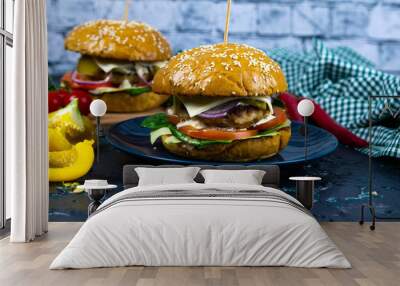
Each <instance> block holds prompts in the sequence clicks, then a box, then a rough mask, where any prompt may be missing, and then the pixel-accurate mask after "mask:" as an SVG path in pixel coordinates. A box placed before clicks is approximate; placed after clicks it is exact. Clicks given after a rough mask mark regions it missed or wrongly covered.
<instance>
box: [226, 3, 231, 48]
mask: <svg viewBox="0 0 400 286" xmlns="http://www.w3.org/2000/svg"><path fill="white" fill-rule="evenodd" d="M231 4H232V0H227V5H226V19H225V32H224V43H228V34H229V21H230V18H231Z"/></svg>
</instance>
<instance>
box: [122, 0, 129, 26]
mask: <svg viewBox="0 0 400 286" xmlns="http://www.w3.org/2000/svg"><path fill="white" fill-rule="evenodd" d="M130 2H131V0H125V8H124V21H125V22H126V23H128V21H129V19H128V18H129V4H130Z"/></svg>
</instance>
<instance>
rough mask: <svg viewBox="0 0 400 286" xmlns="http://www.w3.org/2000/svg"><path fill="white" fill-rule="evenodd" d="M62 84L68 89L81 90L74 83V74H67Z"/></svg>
mask: <svg viewBox="0 0 400 286" xmlns="http://www.w3.org/2000/svg"><path fill="white" fill-rule="evenodd" d="M61 82H62V83H64V84H65V85H66V86H67V87H68V88H80V87H79V84H77V83H75V82H73V81H72V72H66V73H65V74H64V75H63V77H62V78H61Z"/></svg>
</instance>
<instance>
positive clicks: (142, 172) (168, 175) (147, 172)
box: [135, 167, 200, 186]
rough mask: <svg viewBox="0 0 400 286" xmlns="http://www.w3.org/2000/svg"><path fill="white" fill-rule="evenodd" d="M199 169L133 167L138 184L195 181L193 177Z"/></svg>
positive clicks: (167, 183)
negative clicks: (137, 177)
mask: <svg viewBox="0 0 400 286" xmlns="http://www.w3.org/2000/svg"><path fill="white" fill-rule="evenodd" d="M199 170H200V168H199V167H182V168H145V167H137V168H135V171H136V173H137V174H138V176H139V183H138V186H150V185H170V184H187V183H195V181H194V180H193V179H194V178H195V177H196V175H197V173H198V172H199Z"/></svg>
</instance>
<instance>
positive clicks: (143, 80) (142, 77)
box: [136, 73, 153, 86]
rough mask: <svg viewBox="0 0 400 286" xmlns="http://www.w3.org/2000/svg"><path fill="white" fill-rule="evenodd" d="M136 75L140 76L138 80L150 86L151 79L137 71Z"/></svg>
mask: <svg viewBox="0 0 400 286" xmlns="http://www.w3.org/2000/svg"><path fill="white" fill-rule="evenodd" d="M136 74H137V76H138V77H139V78H140V80H141V81H142V82H143V83H144V84H145V85H147V86H151V84H152V82H153V81H148V80H146V79H145V78H144V76H142V75H140V74H139V73H136Z"/></svg>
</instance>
